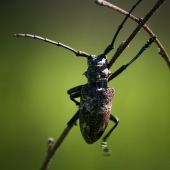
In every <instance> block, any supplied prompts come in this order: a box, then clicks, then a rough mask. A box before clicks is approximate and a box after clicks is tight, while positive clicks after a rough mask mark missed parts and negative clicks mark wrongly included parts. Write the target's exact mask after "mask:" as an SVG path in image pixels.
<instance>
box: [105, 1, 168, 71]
mask: <svg viewBox="0 0 170 170" xmlns="http://www.w3.org/2000/svg"><path fill="white" fill-rule="evenodd" d="M165 1H166V0H157V2H156V3H155V5H154V6H153V7H152V8H151V9H150V10H149V11H148V13H147V14H146V15H145V17H144V18H143V19H141V22H140V23H139V24H138V26H137V27H136V28H135V29H134V31H133V32H132V33H131V34H130V36H129V37H128V38H127V40H126V41H125V42H124V43H123V45H122V46H121V47H120V48H119V49H118V50H117V51H116V53H115V54H114V55H113V57H112V58H111V60H110V61H109V63H108V66H107V68H108V69H110V68H111V66H112V65H113V63H114V62H115V61H116V59H117V58H118V57H119V56H120V54H121V53H122V52H123V51H124V49H125V48H126V47H127V46H128V45H129V43H130V42H131V41H132V39H133V38H134V37H135V36H136V34H137V33H138V32H139V31H140V29H141V28H142V27H143V25H144V24H145V23H146V22H147V21H148V20H149V19H150V18H151V16H152V15H153V14H154V13H155V12H156V11H157V10H158V8H159V7H160V6H161V5H162V4H163V3H164V2H165Z"/></svg>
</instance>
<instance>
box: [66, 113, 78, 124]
mask: <svg viewBox="0 0 170 170" xmlns="http://www.w3.org/2000/svg"><path fill="white" fill-rule="evenodd" d="M79 113H80V112H79V110H78V111H77V112H76V114H75V115H74V116H73V117H72V118H71V119H70V120H69V121H68V123H67V125H69V126H71V125H72V124H75V125H77V122H76V121H77V119H78V118H79Z"/></svg>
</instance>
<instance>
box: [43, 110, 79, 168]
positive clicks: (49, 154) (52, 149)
mask: <svg viewBox="0 0 170 170" xmlns="http://www.w3.org/2000/svg"><path fill="white" fill-rule="evenodd" d="M77 113H78V111H77ZM77 113H76V114H77ZM76 114H75V115H76ZM77 119H78V117H77V116H74V117H73V119H72V122H75V121H76V120H77ZM73 125H74V123H72V124H71V125H67V127H66V128H65V129H64V130H63V132H62V133H61V135H60V137H59V138H58V139H57V141H56V143H55V145H53V146H52V144H53V140H52V139H51V138H49V139H50V140H48V144H47V145H48V151H47V156H46V158H45V160H44V162H43V164H42V166H41V168H40V170H46V169H47V168H48V166H49V164H50V162H51V161H52V158H53V156H54V154H55V153H56V152H57V151H58V149H59V147H60V145H61V143H62V142H63V141H64V139H65V137H66V136H67V134H68V133H69V132H70V130H71V128H72V127H73Z"/></svg>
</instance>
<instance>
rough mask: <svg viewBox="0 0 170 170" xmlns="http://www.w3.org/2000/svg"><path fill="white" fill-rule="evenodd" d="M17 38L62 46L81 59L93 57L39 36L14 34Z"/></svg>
mask: <svg viewBox="0 0 170 170" xmlns="http://www.w3.org/2000/svg"><path fill="white" fill-rule="evenodd" d="M14 36H15V37H29V38H34V39H38V40H41V41H45V42H48V43H51V44H54V45H57V46H60V47H63V48H65V49H67V50H69V51H71V52H73V53H74V54H75V55H76V56H81V57H87V58H88V57H90V56H91V55H90V54H87V53H86V52H83V51H77V50H75V49H74V48H71V47H69V46H67V45H65V44H62V43H60V42H56V41H53V40H50V39H47V38H43V37H40V36H38V35H31V34H14Z"/></svg>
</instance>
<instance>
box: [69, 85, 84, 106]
mask: <svg viewBox="0 0 170 170" xmlns="http://www.w3.org/2000/svg"><path fill="white" fill-rule="evenodd" d="M83 86H84V84H83V85H79V86H76V87H73V88H71V89H69V90H68V91H67V94H69V95H70V99H71V100H72V101H73V102H74V103H75V104H76V106H78V105H80V102H78V101H77V100H75V98H78V97H81V89H82V87H83Z"/></svg>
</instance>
